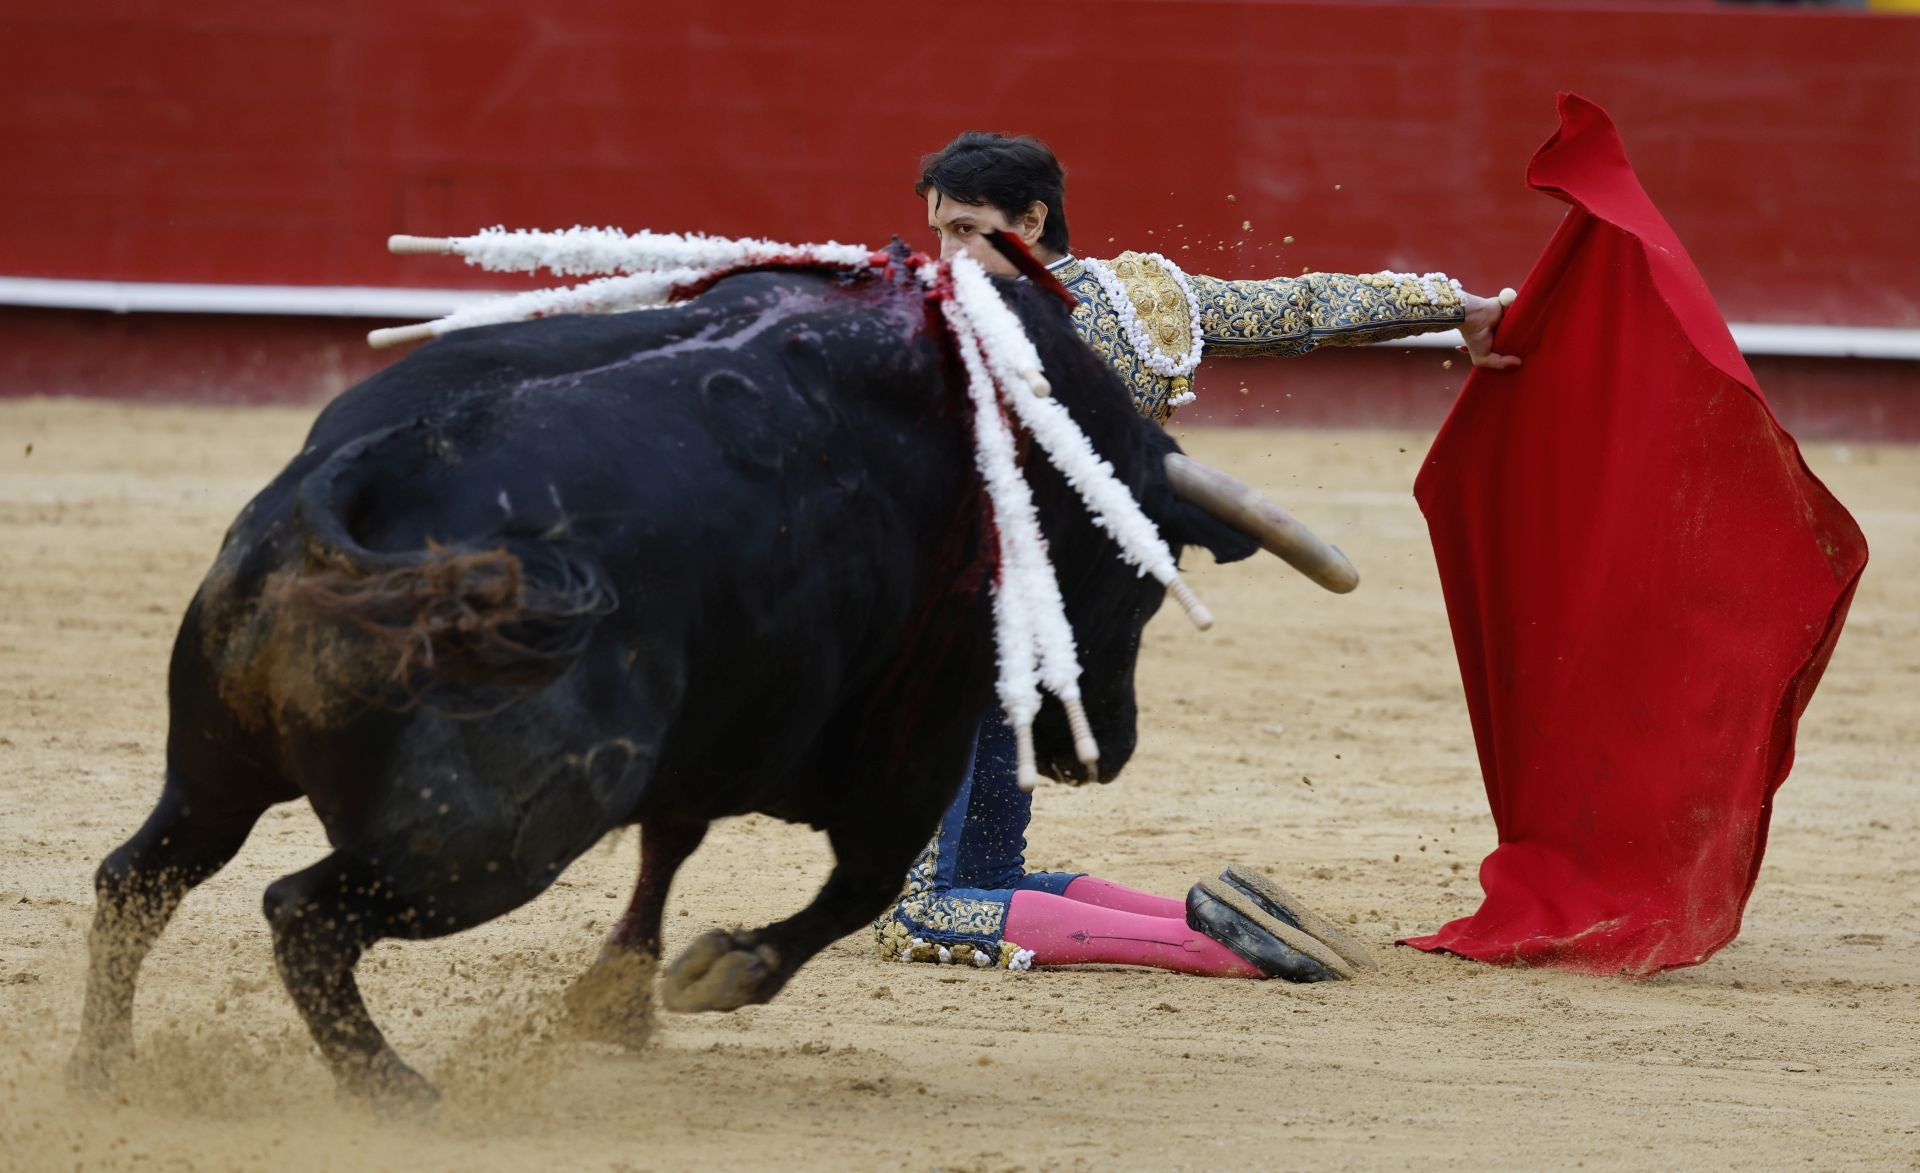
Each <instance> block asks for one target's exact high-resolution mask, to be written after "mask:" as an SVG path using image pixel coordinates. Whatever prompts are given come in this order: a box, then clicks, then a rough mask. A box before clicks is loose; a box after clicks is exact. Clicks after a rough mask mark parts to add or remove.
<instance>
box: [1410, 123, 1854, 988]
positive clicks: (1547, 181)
mask: <svg viewBox="0 0 1920 1173" xmlns="http://www.w3.org/2000/svg"><path fill="white" fill-rule="evenodd" d="M1527 183H1528V185H1529V186H1531V187H1533V188H1534V189H1535V190H1537V191H1541V192H1545V193H1546V194H1548V195H1551V196H1554V197H1556V198H1558V199H1562V200H1565V201H1566V202H1567V203H1568V204H1571V205H1572V211H1570V212H1569V213H1568V215H1567V218H1566V220H1565V221H1564V222H1563V223H1562V224H1561V226H1560V229H1559V231H1558V232H1557V233H1556V234H1555V235H1554V237H1553V240H1552V242H1551V243H1549V244H1548V246H1547V250H1546V252H1545V254H1544V255H1542V257H1541V258H1540V261H1539V263H1538V264H1536V265H1535V266H1534V269H1533V272H1532V273H1531V274H1530V275H1529V276H1528V277H1527V283H1526V287H1525V288H1524V289H1523V290H1522V291H1521V293H1520V297H1519V300H1518V301H1516V302H1515V303H1514V305H1513V307H1512V308H1511V309H1510V310H1509V311H1508V313H1507V316H1506V320H1505V321H1504V322H1503V323H1502V324H1501V326H1500V330H1499V342H1498V344H1497V349H1499V350H1501V351H1503V352H1506V353H1512V354H1519V355H1522V356H1524V358H1525V360H1526V361H1525V364H1524V365H1523V366H1522V367H1520V368H1519V369H1518V370H1516V371H1510V372H1497V371H1475V372H1474V373H1473V375H1472V376H1471V377H1470V378H1469V379H1468V380H1467V383H1466V386H1465V387H1464V388H1463V389H1462V390H1461V392H1460V398H1459V400H1458V402H1456V403H1455V404H1454V407H1453V411H1452V413H1451V414H1450V415H1449V416H1448V417H1447V422H1446V424H1445V426H1443V427H1442V428H1441V430H1440V434H1439V435H1438V437H1436V438H1435V440H1434V443H1433V449H1432V451H1431V452H1429V453H1428V454H1427V462H1426V466H1425V467H1424V468H1423V469H1422V470H1421V473H1420V476H1419V479H1418V480H1417V482H1416V483H1415V486H1414V496H1415V497H1416V498H1417V499H1418V500H1419V502H1420V508H1421V510H1422V511H1423V512H1424V513H1425V514H1426V516H1427V525H1428V529H1429V531H1430V533H1431V535H1432V538H1433V549H1434V556H1435V558H1436V560H1437V561H1438V563H1439V569H1440V580H1441V584H1442V586H1443V588H1444V590H1445V594H1446V601H1447V613H1448V616H1449V618H1450V620H1451V622H1452V626H1453V642H1454V648H1455V651H1456V652H1457V653H1458V655H1459V659H1460V675H1461V677H1462V679H1463V681H1464V683H1465V685H1466V694H1467V706H1468V708H1469V710H1470V711H1471V715H1472V719H1473V734H1474V741H1475V743H1476V745H1477V746H1478V748H1479V753H1480V768H1481V772H1482V774H1483V775H1484V776H1485V780H1486V787H1487V799H1488V802H1489V803H1490V804H1491V806H1492V808H1493V819H1494V824H1495V826H1496V827H1497V828H1498V830H1499V835H1500V843H1499V846H1498V847H1497V848H1496V849H1495V850H1494V852H1493V853H1492V854H1491V855H1489V856H1487V858H1486V859H1485V860H1484V861H1483V862H1482V863H1481V865H1480V883H1481V886H1482V888H1484V889H1485V891H1486V899H1485V901H1484V902H1483V903H1482V904H1481V906H1480V909H1479V911H1478V912H1476V913H1474V914H1473V915H1472V916H1470V917H1466V918H1464V919H1461V920H1456V921H1453V922H1452V923H1450V924H1447V925H1446V926H1444V927H1443V928H1441V929H1440V931H1439V932H1437V933H1435V934H1433V935H1432V936H1430V937H1418V938H1413V939H1410V940H1408V941H1406V942H1405V944H1408V945H1413V946H1415V947H1417V948H1421V949H1427V950H1445V951H1447V952H1451V953H1457V954H1460V955H1462V956H1465V957H1472V958H1476V959H1478V960H1481V961H1489V962H1495V963H1499V964H1509V965H1541V966H1555V967H1559V968H1562V969H1572V970H1578V971H1581V972H1585V973H1620V974H1627V975H1633V976H1645V975H1648V974H1653V973H1657V972H1659V971H1660V970H1663V969H1669V968H1672V967H1675V966H1683V965H1694V964H1697V963H1699V962H1701V961H1704V960H1706V959H1707V958H1708V957H1709V956H1711V955H1712V954H1713V953H1714V952H1715V951H1716V950H1718V949H1719V948H1720V947H1721V946H1723V945H1725V944H1726V943H1727V942H1729V941H1731V940H1732V939H1733V938H1734V935H1735V934H1736V933H1737V932H1739V929H1740V914H1741V911H1742V909H1744V908H1745V906H1746V902H1747V896H1748V895H1749V893H1751V892H1752V891H1753V884H1754V879H1755V877H1756V876H1757V875H1758V873H1759V870H1760V857H1761V853H1762V851H1763V850H1764V848H1765V846H1766V836H1767V820H1768V816H1769V815H1770V813H1771V811H1772V799H1773V793H1774V791H1775V789H1777V788H1778V787H1779V785H1780V783H1781V781H1782V780H1783V779H1784V778H1785V777H1786V776H1787V771H1788V769H1789V768H1790V767H1791V766H1792V764H1793V738H1794V728H1795V725H1796V724H1797V723H1798V721H1799V718H1800V714H1801V712H1802V711H1803V710H1804V709H1805V708H1806V705H1807V701H1808V700H1809V699H1811V697H1812V696H1813V689H1814V685H1815V684H1816V683H1818V681H1819V679H1820V674H1821V672H1822V671H1823V670H1824V669H1825V667H1826V664H1827V658H1828V657H1829V656H1830V655H1831V654H1832V652H1833V647H1834V642H1835V641H1836V640H1837V639H1838V638H1839V635H1840V626H1841V623H1842V622H1843V621H1844V620H1845V618H1846V614H1847V605H1848V603H1849V602H1850V601H1851V600H1852V598H1853V591H1854V587H1855V585H1856V584H1857V583H1858V582H1859V579H1860V572H1861V570H1862V569H1863V568H1864V567H1865V566H1866V561H1867V548H1866V541H1865V539H1864V538H1863V537H1862V536H1861V534H1860V529H1859V527H1858V526H1857V525H1855V524H1854V521H1853V518H1852V517H1851V516H1849V515H1848V513H1847V511H1846V509H1844V508H1843V507H1842V506H1841V505H1840V503H1839V502H1838V501H1837V500H1835V499H1834V497H1833V494H1831V493H1829V492H1828V491H1827V488H1826V486H1824V485H1822V484H1821V483H1820V481H1819V480H1818V479H1817V478H1816V477H1814V475H1813V474H1812V473H1811V472H1810V471H1808V469H1807V466H1806V463H1805V462H1804V461H1803V460H1802V459H1801V456H1800V450H1799V448H1798V446H1796V445H1795V444H1794V442H1793V438H1792V437H1791V436H1789V435H1788V434H1787V433H1786V431H1785V430H1784V429H1782V428H1781V426H1780V424H1779V422H1778V421H1777V420H1775V419H1774V417H1773V413H1772V411H1771V410H1769V408H1768V407H1767V402H1766V398H1765V397H1764V396H1762V395H1761V394H1760V388H1759V387H1758V386H1757V385H1756V384H1755V383H1754V378H1753V373H1752V372H1751V371H1749V370H1748V369H1747V364H1746V361H1745V360H1744V359H1743V358H1742V357H1741V355H1740V350H1739V348H1738V347H1737V346H1735V345H1734V342H1733V336H1732V335H1731V334H1730V333H1729V332H1728V330H1727V326H1726V323H1725V322H1724V321H1723V320H1722V319H1721V317H1720V313H1719V311H1718V310H1717V309H1716V308H1715V306H1714V303H1713V298H1712V296H1711V295H1710V294H1709V293H1708V292H1707V287H1706V284H1705V282H1703V281H1702V280H1701V278H1700V274H1699V273H1698V271H1696V270H1695V269H1694V267H1693V262H1692V261H1691V260H1690V259H1688V257H1687V253H1686V250H1685V249H1683V248H1682V247H1681V246H1680V241H1679V239H1678V238H1677V237H1676V236H1675V235H1674V233H1673V230H1672V229H1671V228H1670V227H1668V225H1667V222H1666V221H1665V220H1664V219H1663V218H1662V217H1661V215H1660V213H1659V211H1658V210H1657V209H1656V208H1655V207H1654V206H1653V203H1652V201H1651V200H1649V199H1648V198H1647V194H1646V192H1645V191H1643V190H1642V189H1641V187H1640V183H1639V180H1638V179H1636V178H1635V176H1634V173H1633V169H1632V167H1631V166H1630V165H1629V164H1628V162H1627V157H1626V151H1625V148H1624V147H1622V145H1621V143H1620V138H1619V135H1618V133H1617V132H1616V131H1615V130H1614V126H1613V123H1612V121H1611V120H1609V119H1608V117H1607V115H1606V112H1605V111H1603V110H1601V109H1600V107H1598V106H1596V105H1594V104H1593V103H1592V102H1589V101H1587V100H1586V99H1584V98H1580V97H1578V96H1575V95H1572V94H1562V95H1561V96H1560V130H1559V132H1558V133H1556V134H1555V135H1554V136H1553V137H1552V138H1550V139H1548V140H1547V142H1546V144H1545V145H1543V146H1542V147H1541V148H1540V150H1539V152H1538V153H1537V154H1536V155H1535V156H1534V158H1533V162H1532V163H1531V165H1529V167H1528V169H1527Z"/></svg>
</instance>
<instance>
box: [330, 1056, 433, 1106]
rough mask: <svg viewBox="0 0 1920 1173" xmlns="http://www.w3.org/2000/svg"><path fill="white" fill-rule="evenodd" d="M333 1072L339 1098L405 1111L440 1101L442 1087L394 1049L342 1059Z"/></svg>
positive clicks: (361, 1104) (348, 1101)
mask: <svg viewBox="0 0 1920 1173" xmlns="http://www.w3.org/2000/svg"><path fill="white" fill-rule="evenodd" d="M333 1074H334V1080H335V1087H336V1090H337V1091H338V1093H339V1097H340V1099H341V1100H342V1101H344V1102H347V1103H351V1104H356V1105H359V1106H362V1107H370V1108H375V1109H378V1110H380V1111H382V1112H387V1113H397V1114H402V1115H404V1114H408V1113H413V1112H421V1111H425V1110H426V1109H428V1108H431V1107H433V1106H434V1105H435V1104H437V1103H439V1102H440V1092H439V1089H437V1088H435V1087H434V1086H433V1085H432V1084H431V1083H428V1082H427V1078H426V1076H424V1075H421V1074H420V1073H419V1072H418V1071H415V1070H414V1069H413V1068H411V1067H408V1066H407V1065H406V1064H405V1063H402V1062H401V1061H400V1057H399V1056H398V1055H395V1054H394V1053H393V1052H392V1051H391V1050H389V1051H384V1052H382V1053H380V1054H377V1055H372V1056H369V1057H367V1058H365V1059H353V1060H350V1061H348V1062H345V1063H342V1064H341V1065H340V1066H338V1067H336V1068H335V1069H334V1072H333Z"/></svg>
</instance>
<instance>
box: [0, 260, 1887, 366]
mask: <svg viewBox="0 0 1920 1173" xmlns="http://www.w3.org/2000/svg"><path fill="white" fill-rule="evenodd" d="M499 293H500V291H499V290H476V289H393V288H387V287H384V286H371V285H203V284H189V283H165V282H147V281H69V280H64V279H61V278H54V277H0V305H17V306H38V307H42V308H47V309H78V310H105V311H108V312H110V313H116V314H133V313H166V314H175V313H189V314H282V315H294V316H303V317H306V316H311V317H346V318H395V319H403V320H411V321H426V320H428V319H430V318H440V317H445V316H446V315H447V314H450V313H452V312H454V311H455V310H458V309H462V308H465V307H466V306H470V305H472V304H474V303H475V302H478V301H481V300H484V299H486V298H489V297H496V296H498V295H499ZM1731 329H1732V330H1733V340H1734V341H1735V342H1736V343H1738V344H1739V346H1740V349H1741V350H1742V351H1743V352H1745V353H1747V354H1755V355H1795V356H1801V357H1808V358H1885V359H1906V360H1911V361H1920V329H1900V328H1896V327H1888V326H1812V325H1779V324H1775V323H1771V322H1735V323H1732V325H1731ZM1379 345H1381V346H1399V347H1414V348H1419V349H1451V348H1453V347H1457V346H1459V345H1460V334H1459V331H1457V330H1447V331H1444V332H1442V333H1438V334H1422V335H1419V336H1417V337H1413V338H1402V339H1399V340H1398V341H1394V342H1382V343H1379Z"/></svg>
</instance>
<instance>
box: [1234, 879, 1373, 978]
mask: <svg viewBox="0 0 1920 1173" xmlns="http://www.w3.org/2000/svg"><path fill="white" fill-rule="evenodd" d="M1200 889H1201V890H1202V891H1204V892H1205V893H1206V894H1207V895H1208V896H1210V897H1212V898H1213V899H1215V900H1217V901H1219V902H1220V903H1221V904H1224V905H1226V906H1227V907H1228V908H1231V909H1232V910H1233V911H1234V912H1235V913H1236V914H1237V915H1239V916H1241V917H1244V918H1246V919H1247V920H1249V921H1252V922H1253V923H1254V924H1256V925H1259V926H1260V927H1261V928H1262V929H1264V930H1265V931H1267V932H1269V933H1272V934H1273V935H1274V936H1275V937H1278V938H1279V939H1280V942H1281V943H1282V944H1284V945H1285V946H1286V947H1287V948H1289V949H1291V950H1293V951H1294V952H1295V953H1299V954H1301V955H1303V956H1306V957H1309V958H1312V959H1313V960H1314V961H1315V962H1316V963H1318V964H1319V965H1320V967H1321V968H1323V969H1325V970H1326V971H1327V972H1328V973H1330V974H1332V975H1333V976H1334V977H1337V978H1341V979H1348V978H1351V977H1353V967H1352V966H1351V965H1348V964H1347V962H1346V959H1345V958H1343V957H1341V956H1340V955H1339V954H1338V953H1335V952H1334V951H1333V950H1332V949H1330V948H1328V947H1327V946H1326V945H1325V944H1324V943H1322V942H1321V941H1319V940H1317V939H1315V938H1314V937H1312V936H1310V935H1308V934H1307V933H1306V932H1304V931H1302V930H1300V929H1296V928H1294V927H1293V926H1292V925H1290V924H1288V923H1287V922H1285V921H1283V920H1281V919H1280V918H1279V917H1277V916H1273V915H1271V914H1270V913H1268V912H1267V910H1266V909H1264V908H1261V907H1260V906H1259V905H1258V904H1256V903H1255V902H1254V901H1253V900H1252V899H1251V898H1249V897H1248V896H1247V894H1246V893H1245V892H1242V891H1241V890H1240V889H1238V888H1235V887H1234V886H1233V885H1231V884H1225V883H1222V882H1220V881H1219V880H1202V881H1200Z"/></svg>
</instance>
